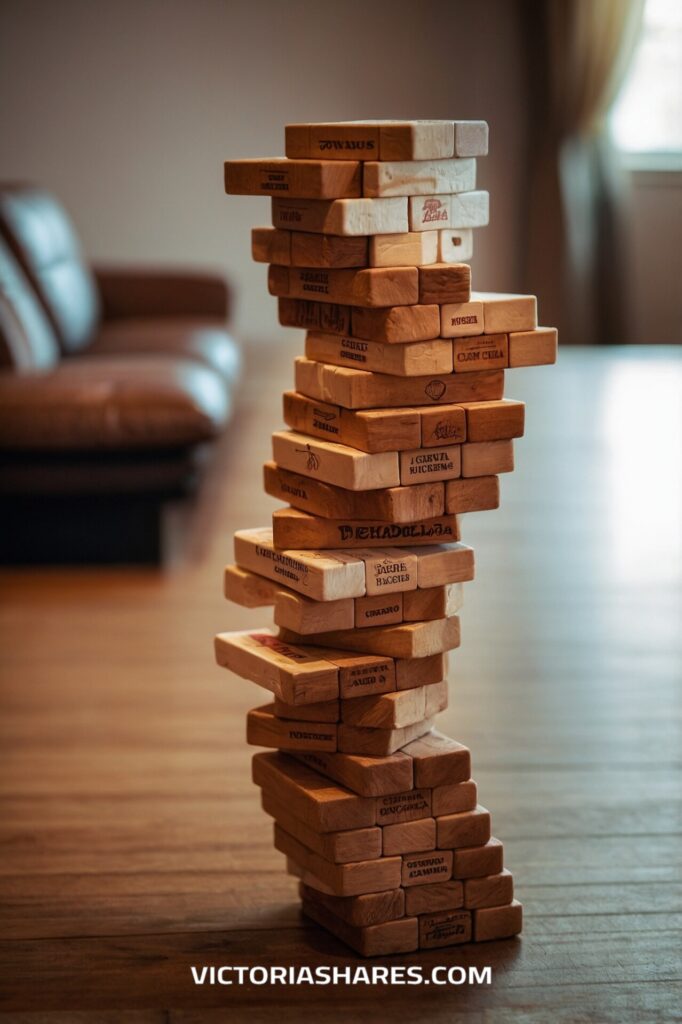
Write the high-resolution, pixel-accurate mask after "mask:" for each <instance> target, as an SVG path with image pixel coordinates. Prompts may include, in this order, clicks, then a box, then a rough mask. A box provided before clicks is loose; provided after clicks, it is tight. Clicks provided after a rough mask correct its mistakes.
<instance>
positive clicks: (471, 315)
mask: <svg viewBox="0 0 682 1024" xmlns="http://www.w3.org/2000/svg"><path fill="white" fill-rule="evenodd" d="M484 328H485V307H484V305H483V303H482V302H481V301H480V300H479V299H476V300H469V301H468V302H455V303H448V304H446V305H443V306H441V307H440V333H441V337H443V338H471V337H474V336H476V335H479V334H483V333H484Z"/></svg>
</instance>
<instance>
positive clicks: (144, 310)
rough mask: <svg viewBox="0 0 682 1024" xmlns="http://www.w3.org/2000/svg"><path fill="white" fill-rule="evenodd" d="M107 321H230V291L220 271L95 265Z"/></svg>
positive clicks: (96, 278)
mask: <svg viewBox="0 0 682 1024" xmlns="http://www.w3.org/2000/svg"><path fill="white" fill-rule="evenodd" d="M93 272H94V275H95V280H96V281H97V286H98V288H99V293H100V299H101V303H102V315H103V318H104V320H116V319H122V318H128V317H174V316H179V317H182V316H191V317H195V316H196V317H210V318H212V319H216V320H221V321H222V322H225V321H227V319H228V315H229V306H230V290H229V287H228V284H227V282H226V281H225V279H224V278H223V277H221V276H220V275H219V274H216V273H207V272H203V271H191V270H164V269H160V268H154V267H108V266H95V267H93Z"/></svg>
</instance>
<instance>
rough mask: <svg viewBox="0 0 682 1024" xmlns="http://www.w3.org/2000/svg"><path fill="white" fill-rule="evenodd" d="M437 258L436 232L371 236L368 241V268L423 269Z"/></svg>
mask: <svg viewBox="0 0 682 1024" xmlns="http://www.w3.org/2000/svg"><path fill="white" fill-rule="evenodd" d="M438 258H439V257H438V232H437V231H407V232H405V234H403V235H373V236H372V237H371V238H370V240H369V265H370V267H423V266H426V265H427V264H429V263H435V262H436V260H437V259H438ZM450 262H452V261H450Z"/></svg>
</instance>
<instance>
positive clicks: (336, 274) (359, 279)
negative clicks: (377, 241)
mask: <svg viewBox="0 0 682 1024" xmlns="http://www.w3.org/2000/svg"><path fill="white" fill-rule="evenodd" d="M455 265H457V264H455ZM463 266H466V264H463ZM268 291H269V292H270V294H271V295H276V296H277V297H279V298H290V299H313V300H314V301H315V302H332V303H342V304H348V305H352V306H369V307H375V306H409V305H414V304H415V303H417V302H418V301H419V274H418V271H417V268H416V267H363V268H361V269H359V270H355V269H347V270H333V269H332V270H330V269H328V268H326V267H281V266H276V265H272V266H271V267H270V269H269V270H268Z"/></svg>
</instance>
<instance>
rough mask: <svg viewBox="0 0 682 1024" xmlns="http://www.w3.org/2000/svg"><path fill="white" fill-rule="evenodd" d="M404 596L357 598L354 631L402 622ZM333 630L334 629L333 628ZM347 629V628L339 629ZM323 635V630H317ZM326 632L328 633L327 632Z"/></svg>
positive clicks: (399, 594)
mask: <svg viewBox="0 0 682 1024" xmlns="http://www.w3.org/2000/svg"><path fill="white" fill-rule="evenodd" d="M403 599H404V594H401V593H398V594H377V595H376V596H374V597H358V598H356V599H355V608H354V611H355V620H354V622H353V625H354V626H355V628H356V629H367V627H368V626H378V625H381V626H391V625H394V624H395V623H396V622H402V621H403ZM334 628H335V627H334ZM340 628H341V629H347V628H348V627H347V626H342V627H340ZM318 632H320V633H323V632H325V631H324V630H318ZM327 632H330V631H329V630H327Z"/></svg>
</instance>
